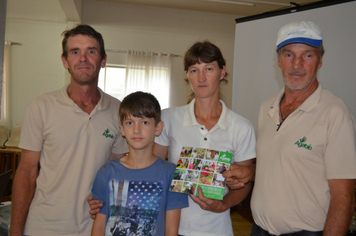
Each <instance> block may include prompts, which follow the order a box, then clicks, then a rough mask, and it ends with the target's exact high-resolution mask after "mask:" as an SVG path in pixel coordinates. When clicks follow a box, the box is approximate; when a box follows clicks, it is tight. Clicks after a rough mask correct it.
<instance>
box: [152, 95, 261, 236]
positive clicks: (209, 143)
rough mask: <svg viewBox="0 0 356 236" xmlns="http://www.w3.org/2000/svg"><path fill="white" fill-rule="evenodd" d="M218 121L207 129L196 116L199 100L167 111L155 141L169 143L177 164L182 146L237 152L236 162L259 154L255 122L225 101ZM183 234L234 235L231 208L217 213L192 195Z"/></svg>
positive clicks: (184, 213)
mask: <svg viewBox="0 0 356 236" xmlns="http://www.w3.org/2000/svg"><path fill="white" fill-rule="evenodd" d="M220 103H221V104H222V107H223V109H222V113H221V115H220V118H219V121H218V123H217V124H216V125H215V126H214V127H213V128H212V129H211V130H209V131H208V130H207V129H206V128H205V126H203V125H200V124H199V123H198V122H197V120H196V118H195V115H194V104H195V100H193V101H192V102H191V103H189V104H188V105H186V106H183V107H177V108H169V109H166V110H163V112H162V120H163V122H164V126H163V131H162V133H161V135H160V136H159V137H156V139H155V142H156V143H158V144H160V145H162V146H169V154H168V160H169V161H170V162H172V163H174V164H177V162H178V159H179V155H180V152H181V150H182V147H200V148H207V149H214V150H219V151H228V152H231V153H233V161H234V162H241V161H245V160H249V159H252V158H255V157H256V153H255V144H256V141H255V133H254V130H253V126H252V125H251V123H250V122H249V121H248V120H247V119H245V118H243V117H242V116H240V115H238V114H236V113H235V112H233V111H231V110H230V109H228V108H227V107H226V105H225V103H224V102H222V101H220ZM179 234H182V235H187V236H188V235H189V236H195V235H204V236H207V235H211V236H213V235H214V236H217V235H233V232H232V225H231V219H230V210H227V211H225V212H223V213H213V212H210V211H204V210H202V209H201V208H200V207H199V205H198V204H196V203H194V202H193V201H192V200H191V199H190V198H189V207H187V208H183V209H182V212H181V221H180V227H179Z"/></svg>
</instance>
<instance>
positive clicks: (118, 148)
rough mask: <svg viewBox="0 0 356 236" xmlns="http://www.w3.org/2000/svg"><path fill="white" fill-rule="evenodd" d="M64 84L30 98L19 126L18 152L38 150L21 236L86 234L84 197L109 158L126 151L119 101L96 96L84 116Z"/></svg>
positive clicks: (88, 221)
mask: <svg viewBox="0 0 356 236" xmlns="http://www.w3.org/2000/svg"><path fill="white" fill-rule="evenodd" d="M67 88H68V85H66V86H64V87H63V88H62V89H61V90H57V91H53V92H50V93H46V94H43V95H41V96H40V97H38V98H36V99H35V100H34V101H33V102H31V104H30V105H29V107H28V108H27V111H26V114H25V117H24V119H23V121H22V130H21V138H20V143H19V147H20V148H22V149H27V150H31V151H40V152H41V155H40V160H39V162H40V166H41V168H40V172H39V176H38V178H37V180H36V189H35V194H34V198H33V200H32V202H31V205H30V209H29V213H28V216H27V221H26V225H25V232H24V234H26V235H38V236H41V235H46V236H47V235H68V236H70V235H83V236H84V235H89V234H90V231H91V225H92V222H93V220H92V219H91V218H90V216H89V214H88V211H89V206H88V203H87V198H88V196H89V194H90V189H91V186H92V183H93V180H94V178H95V174H96V172H97V171H98V169H99V168H100V167H101V166H102V165H103V164H104V163H105V162H106V161H108V160H109V159H110V156H111V153H116V154H121V153H125V152H127V150H128V147H127V144H126V141H125V140H124V139H123V138H122V136H121V132H120V128H119V115H118V110H119V106H120V101H118V100H117V99H115V98H113V97H111V96H109V95H107V94H105V93H103V92H102V91H101V90H99V91H100V95H101V97H100V100H99V102H98V104H97V106H96V107H95V108H94V110H93V111H92V112H91V113H90V114H88V113H86V112H84V111H83V110H81V109H80V108H79V107H78V106H77V105H76V104H75V103H74V102H73V101H72V100H71V99H70V98H69V96H68V94H67Z"/></svg>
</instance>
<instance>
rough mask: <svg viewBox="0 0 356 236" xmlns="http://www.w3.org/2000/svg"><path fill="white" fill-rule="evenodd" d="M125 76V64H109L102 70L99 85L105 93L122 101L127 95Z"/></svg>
mask: <svg viewBox="0 0 356 236" xmlns="http://www.w3.org/2000/svg"><path fill="white" fill-rule="evenodd" d="M125 76H126V68H125V66H118V65H107V66H106V67H105V68H102V69H101V70H100V73H99V83H98V86H99V88H100V89H101V90H103V91H104V92H105V93H107V94H110V95H111V96H113V97H115V98H117V99H119V100H120V101H122V99H124V97H125V96H126V93H125Z"/></svg>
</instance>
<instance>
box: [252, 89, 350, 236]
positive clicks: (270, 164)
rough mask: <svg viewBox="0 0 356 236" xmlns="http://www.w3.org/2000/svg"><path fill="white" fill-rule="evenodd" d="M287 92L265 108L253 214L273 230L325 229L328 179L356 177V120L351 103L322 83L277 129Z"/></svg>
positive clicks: (261, 224) (261, 120)
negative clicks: (328, 89) (348, 105)
mask: <svg viewBox="0 0 356 236" xmlns="http://www.w3.org/2000/svg"><path fill="white" fill-rule="evenodd" d="M283 94H284V89H282V90H281V91H280V93H279V94H278V95H276V96H274V97H272V98H270V99H268V100H267V101H265V102H264V103H263V104H262V106H261V109H260V114H259V120H258V130H257V131H258V132H257V134H258V139H257V148H256V149H257V169H256V179H255V186H254V189H253V194H252V200H251V208H252V213H253V217H254V220H255V222H256V224H257V225H259V226H260V227H262V228H263V229H265V230H267V231H268V232H270V233H271V234H276V235H279V234H284V233H291V232H296V231H300V230H309V231H321V230H323V229H324V225H325V221H326V216H327V213H328V209H329V203H330V189H329V185H328V180H329V179H355V178H356V150H355V149H356V141H355V140H356V134H355V123H354V120H353V117H352V115H351V112H350V110H349V109H348V108H347V106H346V105H345V103H344V102H343V101H342V100H341V99H340V98H338V97H336V96H335V95H333V94H332V93H331V92H329V91H327V90H325V89H323V88H322V86H321V85H320V84H319V87H318V88H317V90H316V91H315V92H314V93H313V94H312V95H311V96H310V97H309V98H308V99H307V100H305V101H304V103H303V104H302V105H300V107H299V108H297V109H296V110H295V111H294V112H293V113H292V114H290V115H289V116H288V117H287V119H286V120H285V121H284V122H283V124H282V126H281V127H280V129H279V130H278V131H276V130H277V124H279V102H280V100H281V98H282V96H283Z"/></svg>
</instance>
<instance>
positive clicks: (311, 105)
mask: <svg viewBox="0 0 356 236" xmlns="http://www.w3.org/2000/svg"><path fill="white" fill-rule="evenodd" d="M322 91H323V87H322V86H321V84H320V83H319V85H318V88H317V89H316V90H315V91H314V92H313V93H312V94H311V95H310V96H309V97H308V98H307V99H306V100H305V101H304V102H303V103H302V105H300V106H299V107H298V108H297V109H296V112H298V111H299V110H301V111H304V112H310V111H312V110H314V109H315V108H316V106H317V104H318V103H319V101H320V97H321V94H322ZM284 92H285V88H284V87H283V88H282V89H281V90H280V92H279V93H278V94H277V96H276V99H275V100H274V101H273V103H272V104H271V106H270V108H271V109H270V110H269V112H268V114H270V116H273V115H274V114H275V113H279V103H280V101H281V99H282V98H283V96H284Z"/></svg>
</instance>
